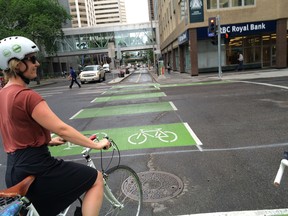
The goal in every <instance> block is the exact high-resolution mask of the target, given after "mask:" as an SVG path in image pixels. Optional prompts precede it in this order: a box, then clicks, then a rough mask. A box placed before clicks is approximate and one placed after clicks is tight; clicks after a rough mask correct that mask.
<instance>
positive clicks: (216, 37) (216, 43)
mask: <svg viewBox="0 0 288 216" xmlns="http://www.w3.org/2000/svg"><path fill="white" fill-rule="evenodd" d="M211 43H212V44H213V45H218V36H217V35H215V36H213V37H212V38H211Z"/></svg>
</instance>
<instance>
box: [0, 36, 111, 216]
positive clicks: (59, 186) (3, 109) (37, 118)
mask: <svg viewBox="0 0 288 216" xmlns="http://www.w3.org/2000/svg"><path fill="white" fill-rule="evenodd" d="M38 51H39V49H38V47H37V45H36V44H35V43H34V42H33V41H31V40H29V39H28V38H25V37H20V36H11V37H8V38H5V39H3V40H1V41H0V68H1V69H3V70H4V74H5V76H6V77H7V78H8V83H7V84H6V85H5V87H4V88H3V89H1V90H0V101H1V103H0V132H1V138H2V143H3V147H4V150H5V152H7V169H6V178H5V180H6V184H7V187H11V186H13V185H15V184H17V183H18V182H20V181H21V180H23V179H24V178H25V177H27V176H29V175H34V176H36V179H35V181H34V182H33V184H32V185H31V186H30V188H29V191H28V194H27V197H28V198H29V199H30V201H31V202H32V203H33V205H34V206H35V208H36V209H37V211H38V213H39V214H40V215H41V216H46V215H47V216H52V215H57V214H58V213H60V212H61V211H62V210H64V209H65V208H66V207H68V206H69V205H70V204H71V203H72V202H74V201H75V200H76V199H77V198H78V197H79V196H81V195H82V194H83V193H85V192H86V194H85V197H84V200H83V205H82V214H83V215H84V216H90V215H91V216H92V215H93V216H95V215H98V214H99V210H100V208H101V205H102V200H103V178H102V174H101V172H98V171H96V170H95V169H93V168H90V167H88V166H86V165H82V164H78V163H73V162H66V161H64V160H59V159H56V158H54V157H52V156H51V154H50V152H49V148H48V146H53V145H61V144H64V143H65V142H66V141H69V142H72V143H75V144H78V145H81V146H84V147H89V148H93V149H103V148H109V147H110V143H109V141H108V140H107V139H103V140H101V141H99V142H98V143H95V142H93V141H91V140H90V139H89V138H87V137H85V136H84V135H82V134H81V133H80V132H78V131H77V130H76V129H74V128H73V127H71V126H69V125H67V124H66V123H64V122H63V121H62V120H61V119H59V118H58V117H57V116H56V114H55V113H54V112H53V111H52V110H51V109H50V108H49V106H48V104H47V103H46V101H45V100H44V99H43V98H42V97H41V96H40V95H39V94H38V93H36V92H35V91H33V90H31V89H29V88H28V87H27V85H28V84H29V81H30V80H32V79H34V78H36V76H37V68H38V67H39V65H40V64H39V62H38V61H37V59H36V57H35V54H36V53H37V52H38ZM51 132H52V133H55V134H57V135H58V137H56V138H52V139H51V135H50V134H51ZM51 201H52V202H53V204H51Z"/></svg>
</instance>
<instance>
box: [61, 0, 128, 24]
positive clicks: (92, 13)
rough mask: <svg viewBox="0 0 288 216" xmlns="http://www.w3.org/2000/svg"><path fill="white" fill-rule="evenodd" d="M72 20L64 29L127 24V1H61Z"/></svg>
mask: <svg viewBox="0 0 288 216" xmlns="http://www.w3.org/2000/svg"><path fill="white" fill-rule="evenodd" d="M59 2H60V3H61V5H63V6H64V8H66V9H67V11H68V13H70V15H71V18H72V20H71V21H68V24H66V25H65V26H64V27H72V28H82V27H91V26H97V25H101V24H111V23H112V24H113V23H115V24H116V23H126V10H125V0H59Z"/></svg>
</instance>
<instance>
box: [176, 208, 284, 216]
mask: <svg viewBox="0 0 288 216" xmlns="http://www.w3.org/2000/svg"><path fill="white" fill-rule="evenodd" d="M287 214H288V209H264V210H251V211H231V212H214V213H202V214H189V215H178V216H247V215H249V216H260V215H265V216H272V215H274V216H275V215H279V216H280V215H287Z"/></svg>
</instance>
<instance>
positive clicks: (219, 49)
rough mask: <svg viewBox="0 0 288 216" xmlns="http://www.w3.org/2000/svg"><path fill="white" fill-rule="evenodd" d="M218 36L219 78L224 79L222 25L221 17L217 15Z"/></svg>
mask: <svg viewBox="0 0 288 216" xmlns="http://www.w3.org/2000/svg"><path fill="white" fill-rule="evenodd" d="M217 36H218V76H219V78H222V68H221V24H220V16H219V15H217Z"/></svg>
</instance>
